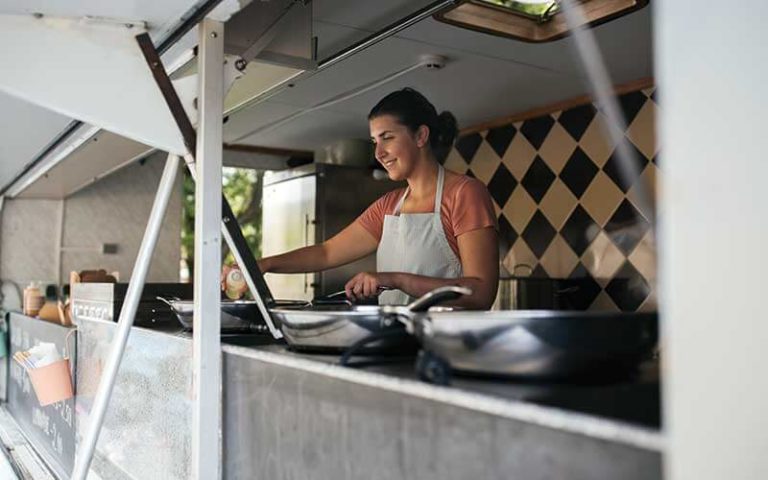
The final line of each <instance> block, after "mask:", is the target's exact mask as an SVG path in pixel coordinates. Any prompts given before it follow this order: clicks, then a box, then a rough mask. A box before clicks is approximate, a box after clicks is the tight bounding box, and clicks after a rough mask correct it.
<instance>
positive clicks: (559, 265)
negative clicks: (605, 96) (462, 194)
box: [445, 87, 658, 311]
mask: <svg viewBox="0 0 768 480" xmlns="http://www.w3.org/2000/svg"><path fill="white" fill-rule="evenodd" d="M619 101H620V104H621V107H622V110H623V113H624V116H625V120H626V124H627V130H626V131H625V132H624V141H626V142H628V143H629V145H630V150H632V151H633V152H634V153H635V159H636V161H637V162H638V167H639V171H640V172H641V174H640V176H639V177H638V178H635V179H632V181H629V182H627V181H624V179H622V178H620V175H619V173H618V171H619V170H618V165H617V158H616V156H615V145H613V144H612V143H611V142H610V140H609V139H608V138H607V137H606V136H605V135H604V134H603V130H602V123H603V122H604V115H603V113H601V112H600V110H599V108H597V106H596V105H594V104H592V103H587V104H584V105H580V106H575V107H572V108H569V109H567V110H561V111H556V112H553V113H549V114H546V115H540V116H536V117H534V118H527V119H523V120H520V121H516V122H514V123H510V124H506V125H501V126H497V127H494V128H491V129H488V130H484V131H480V132H477V133H470V134H467V135H464V136H462V137H461V138H459V139H458V141H457V142H456V145H455V147H454V148H453V150H452V151H451V152H450V154H449V155H448V157H447V159H446V162H445V165H446V167H447V168H449V169H451V170H454V171H457V172H459V173H466V174H467V175H471V176H474V177H476V178H478V179H480V180H481V181H482V182H483V183H485V184H486V185H487V186H488V190H489V191H490V193H491V195H492V197H493V199H494V203H495V207H496V212H497V214H498V217H499V229H500V239H501V244H502V252H501V258H502V259H503V261H502V264H503V267H504V268H503V269H502V276H504V275H505V274H518V275H527V274H529V272H530V271H531V270H532V275H533V276H536V277H551V278H582V279H584V281H583V282H582V287H580V289H579V292H577V294H575V296H576V297H578V298H577V302H578V303H579V304H580V305H582V306H583V307H584V308H589V309H591V310H608V311H617V310H623V311H635V310H656V309H657V301H656V245H655V241H654V239H653V237H652V235H651V233H650V224H649V222H648V220H647V219H646V216H645V215H646V214H647V212H640V211H639V209H638V208H639V207H638V205H637V203H636V192H637V188H638V186H639V185H641V184H644V185H645V186H646V187H648V188H649V189H650V191H651V195H652V196H655V191H656V175H657V171H658V163H657V153H658V145H657V142H656V136H655V128H656V126H655V117H656V110H657V105H658V104H657V97H656V93H655V88H653V87H651V88H645V89H641V90H636V91H631V92H628V93H625V94H623V95H621V96H620V97H619ZM522 264H524V265H527V266H530V269H528V268H522V267H521V266H520V265H522ZM516 266H518V267H517V268H516ZM504 270H506V271H504Z"/></svg>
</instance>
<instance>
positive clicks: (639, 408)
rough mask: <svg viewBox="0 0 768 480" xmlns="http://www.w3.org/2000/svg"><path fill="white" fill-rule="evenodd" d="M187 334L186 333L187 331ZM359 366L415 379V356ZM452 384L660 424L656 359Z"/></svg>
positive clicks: (257, 343) (251, 342)
mask: <svg viewBox="0 0 768 480" xmlns="http://www.w3.org/2000/svg"><path fill="white" fill-rule="evenodd" d="M186 335H188V334H186ZM222 343H228V344H231V345H239V346H246V347H251V348H256V349H259V350H264V351H268V352H272V353H279V354H283V355H289V356H293V357H298V358H303V359H307V360H314V361H317V362H322V363H328V364H335V363H338V361H339V355H336V354H308V353H301V352H294V351H291V350H289V349H288V348H287V347H286V346H285V345H277V344H270V341H269V338H266V337H259V336H253V335H228V336H222ZM354 361H355V362H359V363H358V364H364V366H360V367H355V368H358V369H362V370H364V371H369V372H376V373H381V374H384V375H390V376H393V377H396V378H402V379H407V380H418V378H417V376H416V372H415V369H414V362H415V358H414V357H382V356H377V357H355V359H354ZM451 387H453V388H457V389H461V390H466V391H470V392H474V393H482V394H486V395H491V396H495V397H500V398H503V399H508V400H520V401H525V402H531V403H535V404H539V405H545V406H550V407H555V408H561V409H564V410H570V411H574V412H579V413H586V414H590V415H595V416H598V417H604V418H610V419H615V420H621V421H625V422H628V423H633V424H638V425H642V426H645V427H650V428H654V429H657V428H660V427H661V397H660V386H659V365H658V362H654V361H650V362H646V363H645V364H643V365H642V366H641V368H640V371H639V372H638V374H637V375H636V376H635V377H634V378H627V379H622V380H616V381H612V382H608V383H596V382H593V383H589V382H585V381H583V382H568V383H564V382H560V383H558V382H543V381H537V382H533V381H527V382H524V381H513V380H510V379H498V378H480V377H468V376H458V375H455V374H454V377H453V379H452V382H451Z"/></svg>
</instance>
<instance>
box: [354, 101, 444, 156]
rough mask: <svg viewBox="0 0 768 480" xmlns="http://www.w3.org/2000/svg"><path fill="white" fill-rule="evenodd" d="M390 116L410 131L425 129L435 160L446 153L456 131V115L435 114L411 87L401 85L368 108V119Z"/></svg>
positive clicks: (432, 106) (428, 103)
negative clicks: (421, 127) (427, 130)
mask: <svg viewBox="0 0 768 480" xmlns="http://www.w3.org/2000/svg"><path fill="white" fill-rule="evenodd" d="M382 115H392V116H393V117H395V118H397V120H398V121H399V122H400V123H401V124H403V125H405V126H406V127H408V129H409V130H411V132H412V133H415V132H416V130H418V128H419V127H420V126H422V125H426V126H427V127H428V128H429V146H430V148H431V149H432V153H433V154H434V155H435V157H436V158H437V160H438V161H439V162H442V161H443V159H444V158H445V157H446V156H447V155H448V152H449V151H450V149H451V147H452V146H453V142H454V140H456V136H457V135H458V133H459V127H458V123H457V122H456V117H455V116H454V115H453V114H452V113H451V112H448V111H444V112H442V113H440V114H439V115H438V114H437V110H436V109H435V107H434V105H432V104H431V103H430V102H429V100H427V99H426V97H424V95H422V94H421V93H419V92H417V91H416V90H414V89H412V88H403V89H402V90H397V91H395V92H392V93H390V94H389V95H387V96H386V97H384V98H382V99H381V100H380V101H379V103H377V104H376V106H374V107H373V108H372V109H371V112H370V113H369V114H368V120H371V119H373V118H376V117H380V116H382Z"/></svg>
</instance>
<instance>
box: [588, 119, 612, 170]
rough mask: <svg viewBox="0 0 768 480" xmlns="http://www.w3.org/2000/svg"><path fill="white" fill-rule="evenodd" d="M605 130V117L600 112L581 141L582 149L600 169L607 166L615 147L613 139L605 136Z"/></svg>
mask: <svg viewBox="0 0 768 480" xmlns="http://www.w3.org/2000/svg"><path fill="white" fill-rule="evenodd" d="M605 128H606V119H605V115H603V114H602V113H599V112H598V113H597V115H596V116H595V118H594V119H593V120H592V123H590V124H589V126H588V127H587V130H586V131H585V132H584V135H582V137H581V140H579V146H580V147H581V149H582V150H584V153H586V154H587V155H588V156H589V158H590V159H591V160H592V161H593V162H595V165H597V166H598V167H602V166H603V165H605V162H606V161H608V158H609V157H610V156H611V153H613V147H614V146H615V145H614V143H613V141H612V140H611V138H610V137H608V136H607V135H606V134H605ZM612 128H615V127H612Z"/></svg>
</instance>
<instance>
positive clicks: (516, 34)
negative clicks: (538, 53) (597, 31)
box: [435, 0, 649, 42]
mask: <svg viewBox="0 0 768 480" xmlns="http://www.w3.org/2000/svg"><path fill="white" fill-rule="evenodd" d="M648 1H649V0H580V1H579V3H580V4H581V7H582V9H583V12H584V17H585V18H586V21H587V24H588V25H590V26H594V25H599V24H601V23H604V22H607V21H609V20H612V19H614V18H618V17H620V16H623V15H626V14H628V13H631V12H634V11H635V10H639V9H640V8H643V7H644V6H645V5H647V4H648ZM559 12H560V1H559V0H547V1H542V0H469V1H466V2H463V3H460V4H459V5H457V6H455V7H451V8H449V9H446V10H443V11H442V12H440V13H437V14H436V15H435V19H436V20H438V21H441V22H445V23H449V24H451V25H455V26H458V27H462V28H468V29H471V30H476V31H479V32H483V33H488V34H491V35H499V36H503V37H509V38H514V39H517V40H523V41H526V42H548V41H551V40H556V39H558V38H562V37H564V36H565V35H567V34H568V25H567V24H566V22H565V18H563V16H562V15H558V13H559Z"/></svg>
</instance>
